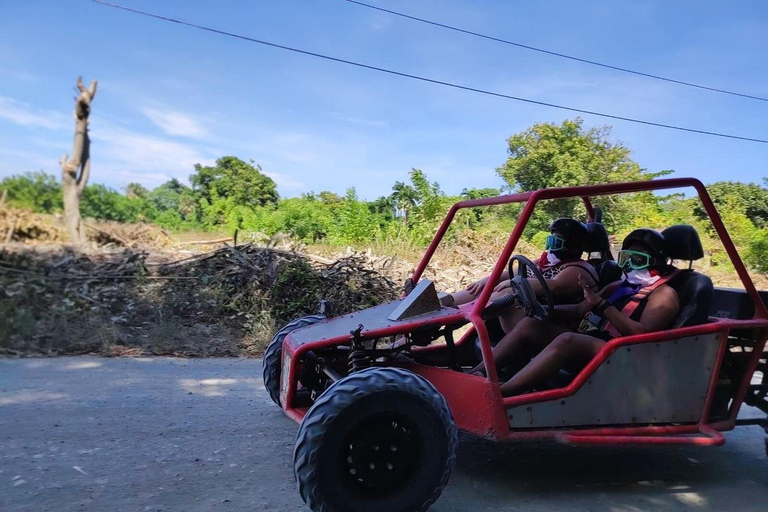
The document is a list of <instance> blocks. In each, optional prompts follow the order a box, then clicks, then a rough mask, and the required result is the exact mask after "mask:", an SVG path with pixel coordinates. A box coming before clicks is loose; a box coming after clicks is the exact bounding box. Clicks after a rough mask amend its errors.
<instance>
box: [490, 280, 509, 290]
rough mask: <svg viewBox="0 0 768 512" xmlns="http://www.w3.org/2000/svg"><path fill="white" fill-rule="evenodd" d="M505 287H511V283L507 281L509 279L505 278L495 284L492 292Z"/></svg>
mask: <svg viewBox="0 0 768 512" xmlns="http://www.w3.org/2000/svg"><path fill="white" fill-rule="evenodd" d="M507 288H512V283H510V282H509V279H505V280H503V281H502V282H500V283H499V284H497V285H496V288H494V289H493V291H494V292H501V291H503V290H505V289H507Z"/></svg>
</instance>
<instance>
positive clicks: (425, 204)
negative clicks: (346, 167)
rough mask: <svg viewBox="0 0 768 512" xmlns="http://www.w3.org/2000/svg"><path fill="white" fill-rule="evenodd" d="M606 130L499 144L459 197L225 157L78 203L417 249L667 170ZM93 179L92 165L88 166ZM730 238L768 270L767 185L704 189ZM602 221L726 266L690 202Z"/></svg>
mask: <svg viewBox="0 0 768 512" xmlns="http://www.w3.org/2000/svg"><path fill="white" fill-rule="evenodd" d="M609 136H610V128H608V127H604V128H592V129H585V128H584V127H583V126H582V121H581V120H580V119H574V120H566V121H564V122H563V123H562V124H560V125H556V124H550V123H541V124H536V125H534V126H532V127H530V128H528V129H527V130H525V131H523V132H521V133H518V134H515V135H513V136H512V137H510V138H509V139H508V148H507V153H508V154H507V159H506V161H505V162H503V163H502V165H501V166H500V167H499V168H497V169H496V173H497V175H498V176H499V177H500V178H501V180H502V183H503V186H502V187H500V189H494V188H467V189H464V190H463V191H462V193H461V194H460V195H459V196H448V195H446V194H445V193H444V192H443V191H442V189H441V187H440V185H439V184H438V183H437V182H430V181H429V179H428V178H427V176H426V174H425V173H424V172H422V171H421V170H419V169H413V170H411V172H410V180H409V182H408V183H404V182H399V181H398V182H395V184H394V185H393V186H392V190H391V192H390V193H389V194H387V195H383V196H381V197H379V198H378V199H376V200H373V201H365V200H361V199H359V198H358V197H357V195H356V193H355V189H354V188H349V189H347V191H346V193H345V194H344V196H340V195H338V194H336V193H333V192H329V191H322V192H319V193H314V192H310V193H307V194H303V195H302V196H301V197H295V198H281V197H280V196H279V195H278V193H277V187H276V185H275V182H274V181H273V180H272V179H271V178H269V177H268V176H266V175H265V174H264V173H262V171H261V167H260V166H258V165H257V164H255V162H253V161H251V162H250V163H248V162H244V161H243V160H240V159H238V158H236V157H233V156H225V157H222V158H220V159H218V160H217V161H216V165H214V166H211V167H206V166H202V165H196V166H195V168H194V172H193V173H192V175H191V176H190V178H189V182H190V184H191V186H187V185H185V184H183V183H181V182H180V181H178V180H176V179H172V180H170V181H168V182H166V183H164V184H162V185H160V186H159V187H157V188H155V189H153V190H148V189H146V188H145V187H143V186H142V185H140V184H137V183H131V184H129V185H127V186H126V187H125V189H124V190H123V192H118V191H116V190H113V189H110V188H108V187H105V186H103V185H90V186H88V187H86V189H85V191H84V193H83V196H82V199H81V213H82V215H83V216H84V217H92V218H96V219H103V220H114V221H119V222H137V221H142V222H151V223H155V224H158V225H160V226H163V227H165V228H168V229H172V230H185V229H195V230H200V229H203V230H211V231H227V232H233V231H234V230H235V229H239V230H241V231H245V232H259V233H263V234H265V235H270V236H271V235H274V234H276V233H287V234H290V235H291V236H292V237H294V238H295V239H296V240H299V241H303V242H307V243H327V244H344V245H348V244H350V245H365V244H377V245H384V246H386V245H394V244H398V245H402V244H407V245H409V246H411V247H414V248H420V247H423V246H424V245H425V244H426V243H427V242H428V241H429V240H430V239H431V238H432V236H433V235H434V232H435V230H436V228H437V226H438V225H439V223H440V221H441V220H442V218H443V217H444V215H445V213H446V211H447V210H448V208H449V207H450V205H451V204H453V203H454V202H456V201H458V200H461V199H476V198H480V197H489V196H494V195H498V194H499V193H503V192H513V191H521V190H535V189H539V188H549V187H558V186H567V185H584V184H595V183H606V182H620V181H637V180H650V179H653V178H657V177H660V176H664V175H667V174H669V173H671V172H672V171H660V172H649V171H648V170H646V169H643V168H641V167H640V166H639V165H638V164H637V163H636V162H635V161H634V160H633V159H632V154H631V151H630V150H629V149H628V148H627V147H626V146H624V145H623V144H621V143H615V142H611V141H610V138H609ZM94 174H95V176H96V177H98V166H97V165H96V168H95V170H94ZM2 189H5V190H7V201H8V203H9V204H10V205H13V206H17V207H22V208H27V209H30V210H33V211H35V212H41V213H56V212H58V211H61V209H62V199H61V187H60V184H59V181H58V180H57V179H56V178H55V177H54V176H52V175H49V174H46V173H45V172H43V171H40V172H30V173H27V174H24V175H21V176H12V177H9V178H5V179H4V180H2V182H0V190H2ZM708 190H709V193H710V195H711V196H712V197H713V199H714V200H715V203H716V204H717V206H718V208H719V211H720V214H721V216H722V217H723V221H724V222H725V225H726V226H727V227H728V229H729V232H730V234H731V237H732V238H733V239H734V242H735V243H736V245H737V246H738V247H739V248H740V250H741V252H742V256H743V257H744V259H745V260H746V261H747V262H748V263H749V264H750V265H751V266H752V267H753V268H756V269H758V270H761V271H768V259H766V258H765V254H766V252H767V251H768V189H766V188H765V186H763V185H759V184H755V183H740V182H731V181H720V182H717V183H713V184H710V185H709V186H708ZM597 204H598V205H599V206H601V207H602V208H603V211H604V213H605V216H604V223H605V224H606V227H607V228H608V229H609V231H610V232H611V233H613V234H616V235H618V236H619V237H620V236H622V235H623V234H626V233H627V232H629V231H630V230H631V229H634V228H636V227H652V228H663V227H665V226H668V225H671V224H676V223H689V224H693V225H695V226H696V227H697V228H698V230H699V233H700V234H701V235H702V238H703V241H704V245H705V248H706V249H707V250H708V252H709V256H708V261H707V264H710V265H713V266H725V267H727V266H728V265H729V263H728V259H727V257H726V256H725V254H724V253H723V251H722V248H721V245H720V243H719V241H718V240H716V237H715V236H714V234H713V232H712V228H711V226H710V225H709V222H708V220H707V218H706V215H705V214H704V211H703V209H702V207H701V205H700V202H699V200H698V198H691V197H686V196H684V195H681V194H672V195H657V194H650V193H642V194H632V195H625V196H616V197H607V198H600V199H599V200H598V201H597ZM519 212H520V206H519V205H506V206H499V207H492V208H488V209H483V208H476V209H473V210H469V211H462V212H460V214H459V216H458V217H457V219H456V221H455V222H454V226H453V227H452V230H451V231H450V233H449V237H450V238H454V239H458V238H461V237H462V233H465V232H466V230H472V231H475V232H479V234H480V235H482V234H483V233H489V232H495V233H500V232H504V233H508V232H509V230H510V229H511V227H512V226H513V225H514V222H515V220H516V219H517V216H518V214H519ZM584 215H585V212H584V209H583V205H582V204H581V202H580V201H579V200H561V201H549V202H545V203H542V204H541V205H540V206H539V207H537V211H536V213H535V215H534V218H533V220H532V222H531V225H530V226H529V229H528V230H527V232H526V237H527V238H528V239H529V240H531V241H532V242H534V243H540V242H542V241H543V238H542V237H543V236H545V235H544V234H543V231H544V230H545V229H546V227H547V225H548V224H549V222H550V221H551V220H552V219H554V218H557V217H565V216H573V217H577V218H584Z"/></svg>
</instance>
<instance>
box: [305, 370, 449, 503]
mask: <svg viewBox="0 0 768 512" xmlns="http://www.w3.org/2000/svg"><path fill="white" fill-rule="evenodd" d="M456 446H457V434H456V424H455V423H454V421H453V416H452V415H451V411H450V409H449V408H448V404H447V403H446V401H445V398H443V396H442V395H441V394H440V393H439V392H438V391H437V389H435V387H434V386H433V385H432V384H430V383H429V382H428V381H427V380H426V379H424V378H422V377H420V376H418V375H416V374H414V373H412V372H409V371H406V370H403V369H399V368H369V369H366V370H362V371H359V372H356V373H353V374H351V375H349V376H347V377H345V378H343V379H341V380H339V381H337V382H335V383H334V384H333V385H332V386H331V387H330V388H328V390H327V391H326V392H325V393H323V394H322V395H321V396H320V398H318V399H317V401H316V402H315V403H314V405H313V406H312V407H311V408H310V409H309V411H308V412H307V414H306V416H305V417H304V420H303V421H302V423H301V426H300V427H299V432H298V434H297V436H296V447H295V449H294V452H293V464H294V474H295V475H296V483H297V486H298V489H299V493H300V494H301V497H302V498H303V499H304V501H305V502H306V504H307V505H309V508H310V509H312V510H313V511H314V512H358V511H363V510H364V511H365V512H414V511H426V510H427V509H428V508H429V507H430V506H431V505H432V504H433V503H434V502H435V501H436V500H437V498H438V497H439V496H440V493H441V492H442V491H443V489H444V488H445V486H446V484H447V483H448V478H449V477H450V475H451V471H452V470H453V467H454V465H455V462H456Z"/></svg>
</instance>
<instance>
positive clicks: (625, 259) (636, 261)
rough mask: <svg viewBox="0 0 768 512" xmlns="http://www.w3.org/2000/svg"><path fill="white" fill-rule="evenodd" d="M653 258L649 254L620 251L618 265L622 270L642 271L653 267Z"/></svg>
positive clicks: (626, 250)
mask: <svg viewBox="0 0 768 512" xmlns="http://www.w3.org/2000/svg"><path fill="white" fill-rule="evenodd" d="M652 260H653V258H652V257H651V255H650V254H648V253H647V252H642V251H630V250H628V249H625V250H622V251H619V255H618V258H617V261H616V262H617V263H618V264H619V267H621V268H622V269H624V270H626V269H632V270H642V269H644V268H648V267H650V266H651V261H652Z"/></svg>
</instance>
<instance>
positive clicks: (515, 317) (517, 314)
mask: <svg viewBox="0 0 768 512" xmlns="http://www.w3.org/2000/svg"><path fill="white" fill-rule="evenodd" d="M523 318H525V310H523V309H520V308H517V307H514V306H510V307H508V308H507V309H505V310H504V311H503V312H502V313H501V316H499V323H501V328H502V329H503V330H504V332H510V331H511V330H512V329H514V328H515V326H516V325H517V323H518V322H519V321H520V320H522V319H523Z"/></svg>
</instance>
